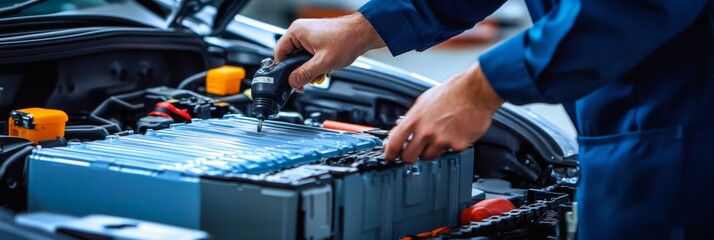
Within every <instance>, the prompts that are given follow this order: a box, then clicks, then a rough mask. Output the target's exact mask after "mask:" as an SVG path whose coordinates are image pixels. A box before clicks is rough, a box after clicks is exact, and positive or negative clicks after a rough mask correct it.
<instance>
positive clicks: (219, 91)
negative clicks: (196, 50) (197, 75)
mask: <svg viewBox="0 0 714 240" xmlns="http://www.w3.org/2000/svg"><path fill="white" fill-rule="evenodd" d="M243 78H245V69H243V68H242V67H234V66H228V65H226V66H222V67H218V68H214V69H211V70H208V73H207V74H206V92H207V93H209V94H213V95H219V96H226V95H233V94H236V93H238V92H240V81H241V80H243Z"/></svg>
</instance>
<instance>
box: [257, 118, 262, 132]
mask: <svg viewBox="0 0 714 240" xmlns="http://www.w3.org/2000/svg"><path fill="white" fill-rule="evenodd" d="M262 130H263V119H258V132H260V131H262Z"/></svg>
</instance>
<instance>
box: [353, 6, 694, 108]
mask: <svg viewBox="0 0 714 240" xmlns="http://www.w3.org/2000/svg"><path fill="white" fill-rule="evenodd" d="M502 2H503V1H495V0H494V1H476V0H473V1H467V0H462V1H429V0H422V1H417V0H414V1H408V0H372V1H370V2H369V3H368V4H366V5H365V6H363V7H362V8H361V9H360V12H362V13H363V14H364V15H365V17H367V19H368V20H369V21H370V23H372V25H373V26H374V27H375V29H377V32H378V33H379V34H380V36H381V37H382V39H384V41H385V43H387V46H388V47H389V49H390V51H391V52H392V54H394V55H398V54H401V53H404V52H407V51H409V50H412V49H417V50H424V49H426V48H429V47H431V46H433V45H435V44H437V43H439V42H441V41H444V40H446V39H448V38H449V37H451V36H454V35H456V34H458V33H460V32H461V31H462V30H463V29H466V28H469V27H471V26H472V25H473V23H475V22H476V21H480V20H481V19H483V18H484V17H485V16H487V15H488V14H490V13H491V12H493V11H494V10H495V9H496V8H497V7H498V6H500V5H501V4H502ZM706 4H707V0H687V1H671V0H626V1H623V0H588V1H582V0H562V1H560V3H558V4H557V5H556V6H554V8H553V9H552V10H551V11H550V12H548V14H546V15H545V16H544V17H543V18H541V19H540V20H538V21H537V22H535V23H534V24H533V26H532V27H531V28H529V29H527V30H525V31H524V32H521V33H520V34H518V35H516V36H514V37H512V38H510V39H508V40H506V41H504V42H502V43H501V44H499V45H497V46H495V47H493V48H492V49H490V50H488V51H487V52H486V53H484V54H483V55H482V56H481V57H480V63H481V66H482V69H483V71H484V74H485V75H486V77H487V78H488V80H489V82H490V83H491V85H492V86H493V87H494V89H495V90H496V92H497V93H498V94H499V96H501V97H502V98H504V99H505V100H507V101H510V102H512V103H515V104H525V103H532V102H565V101H572V100H575V99H577V98H580V97H582V96H584V95H586V94H588V93H590V92H591V91H593V90H595V89H597V88H598V87H600V86H602V85H604V84H606V83H607V82H608V81H613V80H616V79H618V78H619V77H621V76H622V75H623V74H625V73H626V72H627V71H629V70H630V69H632V68H633V67H634V66H636V65H637V64H638V63H639V62H640V61H642V60H643V59H644V58H645V57H646V56H647V55H648V54H650V53H651V52H653V51H655V50H656V49H657V48H658V47H659V46H661V45H662V44H664V43H665V42H666V41H667V40H669V39H670V38H672V37H673V36H675V35H676V34H678V33H679V32H681V31H682V30H684V29H685V28H686V27H687V26H689V25H690V24H691V23H693V22H694V21H695V20H696V18H697V17H699V15H700V13H701V12H702V11H703V10H704V8H705V6H706Z"/></svg>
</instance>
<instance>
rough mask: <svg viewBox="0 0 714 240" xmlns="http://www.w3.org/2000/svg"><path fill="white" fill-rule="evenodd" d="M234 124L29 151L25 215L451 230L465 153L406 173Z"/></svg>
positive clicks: (229, 120)
mask: <svg viewBox="0 0 714 240" xmlns="http://www.w3.org/2000/svg"><path fill="white" fill-rule="evenodd" d="M255 124H257V120H255V119H252V118H243V117H238V116H230V115H229V116H226V117H225V118H224V119H208V120H198V121H194V122H192V123H190V124H174V125H172V126H171V127H170V128H168V129H164V130H158V131H147V133H146V134H143V135H138V134H136V135H129V136H121V137H118V136H110V137H107V139H106V140H104V141H95V142H86V143H71V144H70V145H69V146H67V147H59V148H38V149H36V150H35V151H34V152H33V153H32V154H31V155H30V157H29V158H28V208H29V210H30V211H51V212H58V213H64V214H71V215H76V216H82V215H88V214H109V215H116V216H122V217H129V218H136V219H143V220H148V221H155V222H159V223H165V224H171V225H176V226H180V227H188V228H194V229H202V230H205V231H207V232H208V233H209V234H211V235H212V236H213V237H215V238H216V239H235V238H250V239H293V238H308V239H310V238H312V239H323V238H338V239H364V238H396V237H400V236H403V235H406V234H411V233H414V232H419V231H427V230H430V229H433V228H436V227H440V226H444V225H456V223H457V220H458V213H459V212H460V210H461V209H463V208H465V207H467V206H468V205H469V203H470V202H469V201H470V185H471V184H470V183H471V178H472V171H473V170H472V167H473V165H472V164H473V150H467V151H464V152H462V153H450V154H445V155H444V156H443V157H441V158H439V159H437V160H434V161H424V162H420V163H418V164H416V165H405V164H402V163H399V162H386V161H384V160H382V159H381V158H380V156H381V149H380V148H379V146H380V145H381V141H380V140H379V139H378V138H376V137H372V136H370V135H363V134H352V133H343V132H335V131H330V130H325V129H321V128H314V127H308V126H303V125H295V124H288V123H281V122H273V121H268V122H266V124H265V126H264V129H263V131H262V132H261V133H256V132H255Z"/></svg>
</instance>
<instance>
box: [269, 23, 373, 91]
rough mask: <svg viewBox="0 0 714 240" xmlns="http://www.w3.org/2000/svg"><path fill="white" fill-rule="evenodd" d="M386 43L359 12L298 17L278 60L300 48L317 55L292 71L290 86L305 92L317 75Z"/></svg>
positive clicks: (277, 52) (277, 53)
mask: <svg viewBox="0 0 714 240" xmlns="http://www.w3.org/2000/svg"><path fill="white" fill-rule="evenodd" d="M384 46H386V45H385V44H384V41H382V38H381V37H379V34H378V33H377V31H376V30H375V29H374V28H373V27H372V24H370V23H369V21H368V20H367V19H366V18H365V17H364V16H363V15H362V14H361V13H359V12H358V13H354V14H351V15H348V16H344V17H340V18H332V19H298V20H296V21H295V22H293V23H292V24H291V25H290V27H289V28H288V30H287V32H286V33H285V35H284V36H283V37H282V38H280V40H279V41H278V45H277V47H276V48H275V61H276V62H279V61H281V60H283V59H285V58H286V56H289V55H290V54H292V53H294V52H297V51H298V50H300V49H305V50H306V51H308V52H310V53H311V54H312V55H313V57H312V59H310V61H308V62H307V63H305V64H304V65H302V66H301V67H300V68H298V69H296V70H295V71H293V73H292V74H290V79H289V81H290V86H292V87H293V88H295V89H297V90H298V91H299V92H302V90H303V87H304V86H305V85H306V84H308V83H310V81H312V80H313V79H315V78H317V77H319V76H321V75H323V74H326V73H329V72H330V71H332V70H333V69H337V68H342V67H347V66H349V65H350V64H352V62H354V61H355V60H356V59H357V57H359V56H360V55H362V54H364V53H365V52H367V51H369V50H371V49H375V48H380V47H384Z"/></svg>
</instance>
